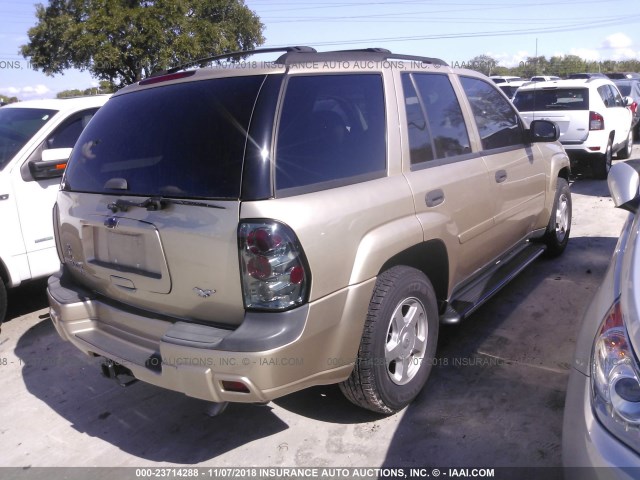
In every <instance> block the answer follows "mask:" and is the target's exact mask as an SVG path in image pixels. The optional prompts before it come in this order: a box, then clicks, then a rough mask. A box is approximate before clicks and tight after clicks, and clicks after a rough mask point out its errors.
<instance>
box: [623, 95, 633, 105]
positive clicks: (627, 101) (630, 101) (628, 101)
mask: <svg viewBox="0 0 640 480" xmlns="http://www.w3.org/2000/svg"><path fill="white" fill-rule="evenodd" d="M622 100H623V101H624V106H625V107H630V106H631V105H633V97H624V98H623V99H622Z"/></svg>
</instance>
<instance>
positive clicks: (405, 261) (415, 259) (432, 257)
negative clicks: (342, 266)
mask: <svg viewBox="0 0 640 480" xmlns="http://www.w3.org/2000/svg"><path fill="white" fill-rule="evenodd" d="M398 265H405V266H408V267H413V268H416V269H418V270H420V271H421V272H422V273H424V274H425V275H426V276H427V278H428V279H429V281H430V282H431V285H432V286H433V290H434V291H435V294H436V298H437V300H438V306H439V308H440V309H442V308H443V306H444V304H445V302H446V300H447V298H448V294H449V254H448V252H447V247H446V245H445V244H444V242H443V241H442V240H440V239H433V240H428V241H425V242H421V243H419V244H417V245H413V246H411V247H409V248H407V249H406V250H403V251H402V252H398V253H397V254H395V255H394V256H393V257H391V258H390V259H388V260H387V261H386V262H385V263H384V264H383V265H382V267H381V268H380V272H379V273H378V275H380V274H381V273H383V272H385V271H387V270H389V269H390V268H393V267H395V266H398Z"/></svg>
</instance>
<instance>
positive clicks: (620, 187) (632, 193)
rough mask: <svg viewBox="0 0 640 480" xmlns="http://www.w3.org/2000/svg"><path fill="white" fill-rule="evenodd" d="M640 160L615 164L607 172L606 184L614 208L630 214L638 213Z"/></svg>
mask: <svg viewBox="0 0 640 480" xmlns="http://www.w3.org/2000/svg"><path fill="white" fill-rule="evenodd" d="M639 170H640V160H628V161H626V162H624V163H616V164H615V165H613V166H612V167H611V170H609V176H608V177H607V184H608V185H609V192H611V198H612V199H613V203H614V204H615V206H616V207H618V208H621V209H623V210H627V211H629V212H631V213H636V212H637V211H638V205H640V195H639V192H638V187H640V173H638V171H639Z"/></svg>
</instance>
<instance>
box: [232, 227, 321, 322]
mask: <svg viewBox="0 0 640 480" xmlns="http://www.w3.org/2000/svg"><path fill="white" fill-rule="evenodd" d="M238 247H239V250H240V268H241V271H242V293H243V295H244V305H245V308H248V309H262V310H286V309H289V308H294V307H297V306H299V305H302V304H303V303H305V302H306V301H307V295H308V291H309V283H310V275H309V270H308V268H307V262H306V259H305V257H304V252H303V250H302V247H301V245H300V242H299V241H298V238H297V237H296V235H295V233H294V232H293V230H291V228H289V227H288V226H286V225H283V224H281V223H278V222H275V221H273V220H264V221H263V220H255V221H245V222H241V223H240V225H239V227H238Z"/></svg>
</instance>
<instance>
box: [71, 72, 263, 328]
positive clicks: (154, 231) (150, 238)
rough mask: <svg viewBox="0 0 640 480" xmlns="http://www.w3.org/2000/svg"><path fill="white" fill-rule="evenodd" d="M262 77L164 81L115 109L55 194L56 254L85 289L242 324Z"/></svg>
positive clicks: (99, 118)
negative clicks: (243, 263) (243, 194)
mask: <svg viewBox="0 0 640 480" xmlns="http://www.w3.org/2000/svg"><path fill="white" fill-rule="evenodd" d="M264 79H265V75H256V76H237V77H227V78H219V79H205V80H199V81H189V82H178V83H172V84H164V85H160V86H154V87H152V88H146V89H142V90H134V91H132V92H130V93H124V94H120V95H116V96H114V97H113V98H112V99H111V100H109V101H108V102H107V104H106V105H105V106H104V107H103V108H102V109H101V110H100V111H99V112H98V114H97V115H96V116H95V118H94V119H93V120H92V121H91V123H90V124H89V125H88V126H87V128H86V129H85V131H84V132H83V134H82V135H81V137H80V139H79V140H78V143H77V146H76V148H75V149H74V151H73V154H72V157H71V159H70V161H69V166H68V168H67V172H66V175H65V178H64V180H63V184H62V192H61V193H60V195H59V197H58V212H59V219H58V222H59V225H58V243H59V249H60V255H61V256H62V257H63V258H64V261H65V264H66V265H67V266H68V269H69V270H70V271H71V273H72V275H73V276H74V278H75V280H76V281H77V282H78V283H80V284H81V285H83V286H85V287H87V288H89V289H91V290H93V291H95V292H96V293H98V294H103V295H104V296H105V297H108V298H110V299H111V300H114V301H116V302H121V303H124V304H127V305H129V306H131V307H135V308H138V309H142V310H144V311H147V312H152V313H154V314H156V315H167V316H174V317H180V318H183V319H187V320H194V321H201V322H202V321H204V322H212V323H216V324H227V325H237V324H239V323H240V322H241V321H242V318H243V314H244V308H243V299H242V290H241V281H240V273H239V263H238V247H237V229H238V218H239V209H240V200H239V199H240V190H241V177H242V167H243V158H244V154H245V148H246V143H247V131H248V130H249V124H250V121H251V119H252V114H253V111H254V106H255V102H256V98H257V96H258V92H259V91H260V88H261V86H262V84H263V82H264ZM185 312H188V313H186V314H185Z"/></svg>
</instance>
